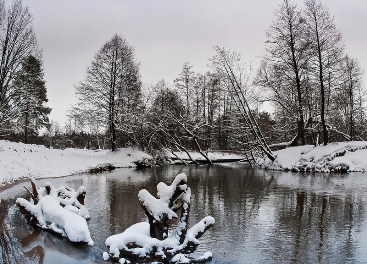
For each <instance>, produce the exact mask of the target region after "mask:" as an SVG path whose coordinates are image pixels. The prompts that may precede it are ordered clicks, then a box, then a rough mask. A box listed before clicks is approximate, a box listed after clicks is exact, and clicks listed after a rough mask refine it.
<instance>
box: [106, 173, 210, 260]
mask: <svg viewBox="0 0 367 264" xmlns="http://www.w3.org/2000/svg"><path fill="white" fill-rule="evenodd" d="M157 191H158V192H157V198H156V197H154V196H152V195H151V194H150V193H149V192H148V191H147V190H145V189H143V190H140V192H139V194H138V198H139V203H140V205H141V207H142V208H143V210H144V212H145V214H146V215H147V217H148V222H141V223H137V224H135V225H132V226H131V227H129V228H127V229H126V230H125V231H124V232H123V233H121V234H117V235H113V236H110V237H108V238H107V239H106V246H107V247H108V248H109V252H108V253H107V252H105V253H104V254H103V257H104V259H105V260H108V259H112V260H113V261H119V262H120V263H130V261H133V262H134V263H135V262H153V261H159V262H163V263H177V262H179V263H189V262H198V261H205V260H210V259H211V257H212V254H211V253H210V252H207V253H205V254H204V255H203V256H202V257H200V258H198V259H190V258H189V257H188V256H187V254H191V253H193V252H194V251H195V250H196V248H197V247H198V245H199V241H198V239H199V238H200V237H201V236H202V235H203V234H204V233H205V231H206V230H208V229H209V228H210V227H212V226H213V225H214V223H215V220H214V218H213V217H211V216H207V217H205V218H203V219H202V220H201V221H200V222H199V223H197V224H196V225H194V226H193V227H191V228H190V229H188V219H189V213H190V197H191V190H190V188H189V187H187V177H186V175H185V174H179V175H177V176H176V178H175V179H174V181H173V183H172V184H171V185H169V186H168V185H166V184H165V183H162V182H161V183H159V184H158V185H157ZM179 210H180V219H179V220H178V224H177V228H176V229H175V230H174V231H173V232H171V233H170V234H169V233H168V232H169V227H170V226H171V224H172V219H177V218H178V215H177V212H178V211H179Z"/></svg>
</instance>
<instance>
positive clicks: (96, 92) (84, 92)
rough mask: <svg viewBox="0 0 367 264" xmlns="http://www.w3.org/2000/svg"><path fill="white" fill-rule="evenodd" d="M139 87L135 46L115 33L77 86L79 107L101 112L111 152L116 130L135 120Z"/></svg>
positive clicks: (114, 144)
mask: <svg viewBox="0 0 367 264" xmlns="http://www.w3.org/2000/svg"><path fill="white" fill-rule="evenodd" d="M140 88H141V82H140V74H139V64H138V63H137V62H136V61H135V58H134V49H133V48H132V47H131V46H130V45H129V44H128V43H127V41H126V40H125V39H124V38H123V37H122V36H119V35H114V36H113V37H112V38H111V39H110V40H109V41H108V42H106V43H105V44H104V45H103V46H102V48H101V49H100V50H99V51H98V52H97V53H96V55H95V57H94V59H93V61H92V64H91V66H89V67H88V69H87V73H86V78H85V80H84V81H83V82H80V83H79V85H77V86H76V93H77V96H78V99H79V103H80V106H82V105H84V107H85V108H86V109H88V110H90V109H94V111H98V112H101V111H102V112H103V118H104V123H105V126H106V131H108V133H109V138H110V139H109V140H110V145H111V149H112V151H115V150H116V149H117V145H116V133H117V131H118V129H122V130H124V129H126V128H129V124H130V123H129V122H130V121H131V120H135V119H134V116H133V115H134V113H135V110H136V109H137V106H138V105H139V100H140V96H141V93H140ZM125 122H126V123H125Z"/></svg>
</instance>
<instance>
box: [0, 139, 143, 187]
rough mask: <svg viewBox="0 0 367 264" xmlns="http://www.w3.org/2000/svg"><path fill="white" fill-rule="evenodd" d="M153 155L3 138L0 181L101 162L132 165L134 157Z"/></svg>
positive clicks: (80, 169)
mask: <svg viewBox="0 0 367 264" xmlns="http://www.w3.org/2000/svg"><path fill="white" fill-rule="evenodd" d="M143 158H150V156H149V155H148V154H146V153H144V152H142V151H139V150H137V149H133V148H124V149H119V151H117V152H115V153H112V152H111V151H109V150H98V151H94V150H87V149H64V150H60V149H48V148H46V147H44V146H39V145H27V144H23V143H14V142H9V141H5V140H0V185H2V184H4V183H10V182H13V181H14V180H18V179H22V178H29V177H34V178H36V179H37V178H46V177H60V176H66V175H71V174H76V173H81V172H86V171H87V170H88V169H89V168H94V167H97V166H98V165H100V164H104V163H109V164H112V165H114V166H115V167H132V166H135V164H134V161H137V160H141V159H143Z"/></svg>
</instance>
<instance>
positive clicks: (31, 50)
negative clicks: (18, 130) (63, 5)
mask: <svg viewBox="0 0 367 264" xmlns="http://www.w3.org/2000/svg"><path fill="white" fill-rule="evenodd" d="M32 20H33V18H32V15H31V14H30V13H29V10H28V8H27V7H24V6H23V3H22V1H21V0H15V1H14V2H13V3H12V5H11V6H10V8H9V9H8V10H6V8H5V3H4V1H0V127H1V130H3V129H4V128H5V127H6V126H7V124H8V123H9V122H11V121H12V120H13V119H14V118H15V117H17V115H18V113H19V111H18V110H19V109H18V108H17V107H18V105H17V104H16V102H14V97H15V95H16V94H17V92H18V87H17V86H14V85H12V82H13V81H14V78H15V75H16V73H17V71H18V70H19V69H20V67H21V63H22V62H23V59H24V58H26V57H28V56H29V55H32V54H33V55H35V54H36V53H37V40H36V35H35V33H34V31H33V25H32Z"/></svg>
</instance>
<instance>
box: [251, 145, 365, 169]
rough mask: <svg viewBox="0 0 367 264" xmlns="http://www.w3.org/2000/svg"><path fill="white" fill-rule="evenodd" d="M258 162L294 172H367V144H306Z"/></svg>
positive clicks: (267, 167)
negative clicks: (272, 160)
mask: <svg viewBox="0 0 367 264" xmlns="http://www.w3.org/2000/svg"><path fill="white" fill-rule="evenodd" d="M274 155H275V157H276V159H275V161H274V162H271V161H270V160H269V159H268V158H267V157H264V158H263V159H259V160H258V161H257V163H258V165H259V166H260V167H261V168H264V169H269V170H292V171H317V172H333V171H367V141H351V142H335V143H330V144H328V145H327V146H317V147H314V146H313V145H306V146H299V147H290V148H286V149H282V150H279V151H275V152H274Z"/></svg>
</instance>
